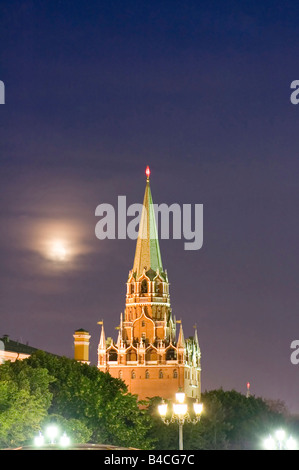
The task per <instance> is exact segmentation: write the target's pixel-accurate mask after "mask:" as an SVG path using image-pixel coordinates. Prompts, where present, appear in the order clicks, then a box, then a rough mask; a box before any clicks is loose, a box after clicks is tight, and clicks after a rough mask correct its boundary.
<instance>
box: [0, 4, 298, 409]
mask: <svg viewBox="0 0 299 470" xmlns="http://www.w3.org/2000/svg"><path fill="white" fill-rule="evenodd" d="M298 20H299V5H296V2H276V1H271V2H267V1H266V2H265V1H264V2H262V3H261V2H257V1H250V2H242V1H241V2H230V1H226V2H221V1H218V2H213V1H209V2H199V1H188V2H184V3H183V2H176V1H171V2H166V1H165V2H161V1H160V2H155V1H151V2H144V1H139V2H133V1H113V2H111V1H96V2H83V1H82V2H78V1H61V2H60V1H44V2H40V1H25V2H24V1H5V2H2V3H1V5H0V44H1V47H0V80H2V81H4V83H5V86H6V104H5V105H1V106H0V159H1V173H0V242H1V243H0V252H1V254H0V256H1V258H0V259H1V266H0V315H1V328H0V330H1V331H0V334H5V333H7V334H9V335H10V336H11V337H12V338H13V339H19V340H21V341H23V342H26V341H29V343H30V344H31V345H32V346H36V347H39V348H43V349H46V350H48V351H51V352H54V353H58V354H64V355H67V356H70V357H72V355H73V338H72V335H73V332H74V330H75V329H76V328H81V327H84V328H87V329H89V331H90V332H91V334H92V338H91V351H90V354H91V360H92V362H93V363H95V362H96V350H97V343H98V340H99V327H98V325H97V324H96V323H97V321H99V320H101V319H104V322H105V330H106V334H107V335H111V336H114V337H115V336H116V331H115V329H114V327H115V326H117V324H118V321H119V314H120V312H121V311H123V309H124V304H125V282H126V280H127V275H128V272H129V270H130V269H131V268H132V265H133V257H134V249H135V243H134V242H133V241H130V240H119V241H118V240H114V241H113V240H111V241H103V242H100V241H99V240H97V239H96V237H95V233H94V228H95V224H96V222H97V220H96V218H95V215H94V212H95V208H96V206H97V205H98V204H100V203H102V202H106V203H111V204H116V202H117V196H118V195H126V196H127V200H128V204H130V203H133V202H142V198H143V193H144V187H145V175H144V170H145V167H146V165H150V167H151V170H152V175H151V189H152V194H153V199H154V202H156V203H159V204H160V203H162V202H165V203H167V204H171V203H173V202H176V203H179V204H183V203H185V204H186V203H190V204H196V203H197V204H203V205H204V245H203V248H202V249H201V250H199V251H195V252H187V251H184V248H183V241H182V240H175V241H165V240H162V241H161V252H162V260H163V263H164V267H165V268H167V270H168V275H169V279H170V282H171V300H172V308H173V313H174V314H176V316H177V318H180V317H181V318H182V320H183V326H184V332H185V336H189V335H191V334H192V333H193V328H192V327H193V325H194V324H195V323H196V324H197V326H198V335H199V341H200V345H201V349H202V382H203V383H202V388H203V390H210V389H213V388H218V387H220V386H223V388H224V389H232V388H235V389H236V390H238V391H242V392H244V393H245V391H246V383H247V381H249V382H250V383H251V389H252V393H254V394H255V395H257V396H263V397H265V398H272V399H281V400H284V401H285V402H286V404H287V406H288V407H289V408H290V410H291V411H293V412H298V413H299V399H298V387H299V378H298V377H299V374H298V372H299V365H298V366H295V365H293V364H291V361H290V354H291V350H290V344H291V342H292V341H293V340H295V339H298V336H299V324H298V323H299V322H298V309H299V294H298V265H299V252H298V235H299V233H298V232H299V223H298V203H299V196H298V170H299V163H298V125H299V106H298V107H297V106H294V105H292V104H291V102H290V94H291V90H290V84H291V82H292V81H293V80H296V79H299V71H298V47H299V34H298ZM55 237H58V238H59V237H64V238H65V239H66V240H67V243H68V245H69V247H70V249H71V250H72V253H73V257H72V260H70V261H68V262H67V263H64V264H63V263H55V262H53V260H49V259H47V257H46V256H45V255H46V250H47V248H46V243H47V242H48V240H51V239H53V238H55Z"/></svg>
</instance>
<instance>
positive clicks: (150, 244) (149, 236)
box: [133, 167, 163, 278]
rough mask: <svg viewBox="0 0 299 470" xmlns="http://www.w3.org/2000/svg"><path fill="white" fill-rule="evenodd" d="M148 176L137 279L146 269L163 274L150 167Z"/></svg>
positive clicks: (134, 266) (138, 251)
mask: <svg viewBox="0 0 299 470" xmlns="http://www.w3.org/2000/svg"><path fill="white" fill-rule="evenodd" d="M146 175H147V180H146V187H145V193H144V199H143V209H142V214H141V219H140V225H139V233H138V238H137V244H136V251H135V258H134V265H133V272H134V273H135V272H136V276H137V278H138V277H139V276H140V275H141V274H142V273H143V270H144V268H145V270H146V271H148V270H149V269H150V268H151V269H153V270H154V271H157V270H158V269H159V271H160V272H163V267H162V260H161V253H160V247H159V240H158V234H157V227H156V219H155V211H154V205H153V199H152V194H151V188H150V184H149V175H150V170H149V167H147V169H146Z"/></svg>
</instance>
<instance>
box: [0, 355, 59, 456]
mask: <svg viewBox="0 0 299 470" xmlns="http://www.w3.org/2000/svg"><path fill="white" fill-rule="evenodd" d="M52 380H53V379H52V377H51V376H50V375H49V374H48V371H47V370H46V369H43V368H40V369H35V370H34V369H32V368H31V367H30V366H29V365H28V364H25V363H22V361H16V362H14V363H10V362H7V363H5V364H2V365H1V366H0V446H1V447H2V448H3V447H12V446H19V445H21V444H23V443H24V442H26V441H28V439H32V437H33V435H34V434H35V433H36V432H37V430H38V429H39V428H40V423H41V422H42V420H43V419H44V418H45V416H46V415H47V411H48V408H49V406H50V403H51V398H52V395H51V393H50V391H49V384H50V383H51V381H52Z"/></svg>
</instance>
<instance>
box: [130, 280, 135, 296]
mask: <svg viewBox="0 0 299 470" xmlns="http://www.w3.org/2000/svg"><path fill="white" fill-rule="evenodd" d="M130 294H134V283H133V282H131V284H130Z"/></svg>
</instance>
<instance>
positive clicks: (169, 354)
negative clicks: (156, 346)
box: [166, 348, 177, 361]
mask: <svg viewBox="0 0 299 470" xmlns="http://www.w3.org/2000/svg"><path fill="white" fill-rule="evenodd" d="M176 358H177V354H176V350H175V349H173V348H169V349H168V350H167V351H166V360H167V361H174V360H176Z"/></svg>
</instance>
